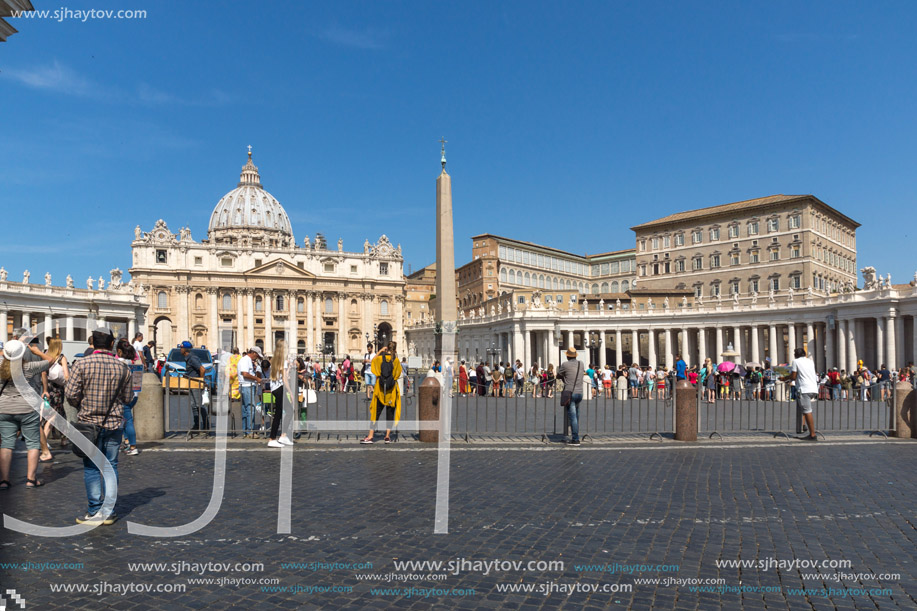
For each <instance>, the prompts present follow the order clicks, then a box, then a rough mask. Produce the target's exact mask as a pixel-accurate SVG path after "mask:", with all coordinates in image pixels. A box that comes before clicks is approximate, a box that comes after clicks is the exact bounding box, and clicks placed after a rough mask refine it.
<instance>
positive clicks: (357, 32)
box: [319, 25, 388, 50]
mask: <svg viewBox="0 0 917 611" xmlns="http://www.w3.org/2000/svg"><path fill="white" fill-rule="evenodd" d="M319 38H321V39H322V40H325V41H327V42H330V43H333V44H336V45H340V46H342V47H351V48H354V49H371V50H377V49H384V48H385V46H386V42H387V40H388V32H386V31H384V30H379V29H377V28H364V29H355V28H344V27H341V26H337V25H334V26H330V27H328V28H325V30H324V31H322V32H321V33H320V34H319Z"/></svg>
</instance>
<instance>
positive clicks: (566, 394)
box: [560, 361, 583, 407]
mask: <svg viewBox="0 0 917 611" xmlns="http://www.w3.org/2000/svg"><path fill="white" fill-rule="evenodd" d="M577 363H578V364H579V367H577V368H576V376H575V377H574V378H573V384H571V385H570V390H567V387H566V385H565V386H564V389H563V390H562V391H561V393H560V406H561V407H568V406H569V405H570V402H571V401H573V387H574V386H576V380H578V379H579V378H581V377H582V375H583V374H582V373H580V372H581V371H582V369H583V364H582V363H580V362H579V361H577Z"/></svg>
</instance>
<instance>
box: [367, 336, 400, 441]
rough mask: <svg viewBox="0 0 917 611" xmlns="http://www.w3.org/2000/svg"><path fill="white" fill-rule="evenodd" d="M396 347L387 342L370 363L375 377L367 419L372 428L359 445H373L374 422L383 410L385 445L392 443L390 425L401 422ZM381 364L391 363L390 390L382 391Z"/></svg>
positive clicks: (398, 362)
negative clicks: (391, 383) (385, 426)
mask: <svg viewBox="0 0 917 611" xmlns="http://www.w3.org/2000/svg"><path fill="white" fill-rule="evenodd" d="M396 347H397V346H396V344H395V342H389V343H388V346H386V347H384V348H382V349H381V350H380V351H379V354H377V355H376V358H374V359H373V360H372V363H370V370H371V371H372V372H373V375H374V376H376V387H375V389H374V390H373V398H372V401H370V404H369V406H370V407H369V417H370V420H371V421H372V425H373V426H371V428H370V429H369V433H368V434H367V435H366V437H365V438H364V439H363V440H362V441H360V443H363V444H369V443H373V437H375V434H376V432H375V424H376V420H378V419H379V416H380V415H381V414H382V410H383V409H385V422H386V424H389V428H386V429H385V443H391V442H392V429H391V425H390V423H391V422H392V421H394V422H395V425H397V424H398V421H399V420H401V390H400V389H399V388H398V380H399V379H400V378H401V362H400V361H399V360H398V356H397V355H396V354H395V348H396ZM383 363H391V365H392V378H393V379H394V381H395V383H394V384H393V385H392V388H391V389H389V390H388V391H385V390H383V389H382V387H383V377H382V364H383Z"/></svg>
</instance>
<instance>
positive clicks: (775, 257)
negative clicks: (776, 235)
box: [771, 248, 780, 261]
mask: <svg viewBox="0 0 917 611" xmlns="http://www.w3.org/2000/svg"><path fill="white" fill-rule="evenodd" d="M779 260H780V249H779V248H775V249H773V250H772V251H771V261H779Z"/></svg>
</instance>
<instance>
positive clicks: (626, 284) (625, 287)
mask: <svg viewBox="0 0 917 611" xmlns="http://www.w3.org/2000/svg"><path fill="white" fill-rule="evenodd" d="M629 290H630V282H628V281H627V280H622V281H621V292H622V293H626V292H627V291H629Z"/></svg>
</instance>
